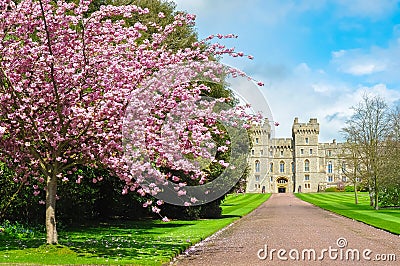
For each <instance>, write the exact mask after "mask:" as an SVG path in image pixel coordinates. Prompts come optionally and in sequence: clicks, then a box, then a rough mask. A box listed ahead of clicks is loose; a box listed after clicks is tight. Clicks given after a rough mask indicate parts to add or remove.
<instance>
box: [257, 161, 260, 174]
mask: <svg viewBox="0 0 400 266" xmlns="http://www.w3.org/2000/svg"><path fill="white" fill-rule="evenodd" d="M256 172H257V173H258V172H260V161H256Z"/></svg>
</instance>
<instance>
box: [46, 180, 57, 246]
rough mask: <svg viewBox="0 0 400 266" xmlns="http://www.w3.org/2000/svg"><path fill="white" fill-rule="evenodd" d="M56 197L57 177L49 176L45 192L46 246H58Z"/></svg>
mask: <svg viewBox="0 0 400 266" xmlns="http://www.w3.org/2000/svg"><path fill="white" fill-rule="evenodd" d="M56 195H57V177H56V176H55V175H54V174H51V175H49V176H48V177H47V190H46V233H47V244H51V245H54V244H58V235H57V227H56V200H57V199H56Z"/></svg>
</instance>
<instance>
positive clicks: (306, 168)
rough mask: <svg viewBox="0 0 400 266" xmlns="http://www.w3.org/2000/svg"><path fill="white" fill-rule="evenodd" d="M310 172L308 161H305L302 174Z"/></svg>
mask: <svg viewBox="0 0 400 266" xmlns="http://www.w3.org/2000/svg"><path fill="white" fill-rule="evenodd" d="M309 171H310V161H309V160H305V161H304V172H309Z"/></svg>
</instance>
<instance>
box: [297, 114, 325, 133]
mask: <svg viewBox="0 0 400 266" xmlns="http://www.w3.org/2000/svg"><path fill="white" fill-rule="evenodd" d="M292 133H293V134H319V123H318V121H317V119H316V118H311V119H310V121H309V122H308V123H299V118H298V117H296V118H295V119H294V122H293V127H292Z"/></svg>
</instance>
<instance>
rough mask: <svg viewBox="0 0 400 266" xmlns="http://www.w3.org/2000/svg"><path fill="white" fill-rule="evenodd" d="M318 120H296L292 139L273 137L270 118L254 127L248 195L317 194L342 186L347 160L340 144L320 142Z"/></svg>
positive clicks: (334, 141) (344, 179) (344, 180)
mask: <svg viewBox="0 0 400 266" xmlns="http://www.w3.org/2000/svg"><path fill="white" fill-rule="evenodd" d="M318 136H319V124H318V122H317V119H316V118H311V119H310V121H309V122H308V123H299V121H298V118H297V117H296V118H295V119H294V122H293V126H292V138H272V137H271V125H270V121H268V119H265V120H264V122H263V123H262V124H260V125H256V126H254V127H253V128H252V134H251V138H252V143H253V147H252V150H251V154H250V156H249V165H250V172H249V175H248V177H247V186H246V192H248V193H263V192H265V193H288V192H302V193H307V192H317V191H322V190H325V188H327V187H332V186H343V184H344V183H345V182H346V176H344V174H343V170H344V167H345V163H344V161H342V160H341V159H340V152H341V149H340V147H341V144H340V143H336V140H333V142H332V143H319V141H318Z"/></svg>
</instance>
